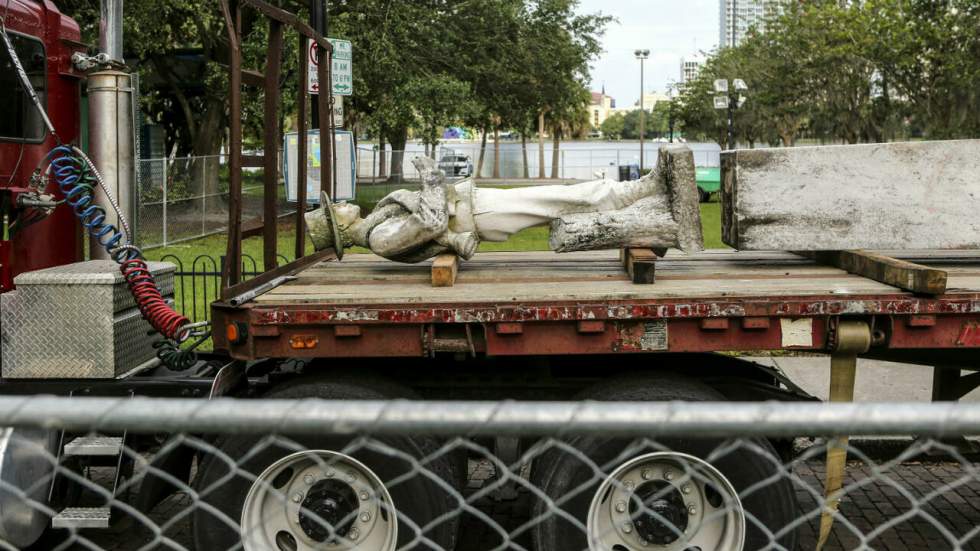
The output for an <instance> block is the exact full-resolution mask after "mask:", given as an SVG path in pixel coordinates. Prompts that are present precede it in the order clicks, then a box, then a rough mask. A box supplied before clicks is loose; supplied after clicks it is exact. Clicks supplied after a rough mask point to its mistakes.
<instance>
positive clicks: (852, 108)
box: [678, 0, 980, 145]
mask: <svg viewBox="0 0 980 551" xmlns="http://www.w3.org/2000/svg"><path fill="white" fill-rule="evenodd" d="M978 29H980V4H978V3H977V2H975V1H972V0H944V1H939V2H924V1H922V0H858V1H853V2H839V1H830V0H821V1H817V2H790V3H787V4H786V5H785V6H784V8H783V9H782V10H781V11H780V12H779V13H777V14H775V15H774V16H773V17H772V18H771V19H770V20H769V21H767V22H766V30H765V32H757V33H752V34H750V36H749V37H747V38H746V40H744V41H743V42H742V43H741V44H739V45H738V46H737V47H735V48H723V49H721V50H720V51H717V52H715V53H713V54H712V55H711V56H710V57H709V59H708V62H707V63H706V65H705V67H704V69H703V70H702V71H701V73H700V75H699V76H698V78H697V79H695V80H694V81H692V82H689V83H687V84H686V85H685V88H684V91H683V95H682V97H681V99H680V102H679V104H678V120H679V121H680V122H681V123H682V124H683V126H684V129H685V133H686V134H687V135H688V136H689V137H697V138H701V139H711V140H717V141H718V142H719V143H722V144H724V142H725V126H726V121H725V113H724V111H716V110H715V109H714V108H713V106H712V96H714V95H715V92H714V91H713V89H712V82H713V81H714V80H715V79H719V78H725V79H734V78H741V79H743V80H745V82H746V83H747V85H748V87H749V90H748V92H747V94H746V97H747V101H746V103H745V104H744V106H743V107H742V108H741V109H739V111H738V113H737V116H736V133H737V135H738V136H739V139H740V141H747V142H749V143H755V142H762V143H769V144H777V143H781V144H784V145H793V144H794V143H795V142H796V141H797V140H798V139H800V138H810V139H817V140H829V141H839V142H846V143H857V142H878V141H887V140H895V139H908V138H919V137H922V138H929V139H940V138H954V137H976V136H980V90H978V88H977V84H978V83H980V32H978Z"/></svg>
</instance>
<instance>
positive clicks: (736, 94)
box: [714, 78, 749, 149]
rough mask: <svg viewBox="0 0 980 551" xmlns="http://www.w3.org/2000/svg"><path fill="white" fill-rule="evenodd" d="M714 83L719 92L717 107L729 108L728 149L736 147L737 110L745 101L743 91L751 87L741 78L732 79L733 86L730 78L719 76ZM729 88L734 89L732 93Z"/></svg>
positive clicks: (716, 100) (716, 97)
mask: <svg viewBox="0 0 980 551" xmlns="http://www.w3.org/2000/svg"><path fill="white" fill-rule="evenodd" d="M714 85H715V92H717V93H718V94H719V95H717V96H715V97H714V104H715V109H727V110H728V149H735V110H736V109H738V108H739V107H741V106H742V105H743V104H744V103H745V96H743V95H742V92H745V91H747V90H748V89H749V87H748V86H747V85H746V84H745V81H744V80H742V79H740V78H736V79H734V80H732V82H731V86H729V82H728V79H724V78H719V79H717V80H715V82H714ZM729 88H731V90H732V91H731V93H729Z"/></svg>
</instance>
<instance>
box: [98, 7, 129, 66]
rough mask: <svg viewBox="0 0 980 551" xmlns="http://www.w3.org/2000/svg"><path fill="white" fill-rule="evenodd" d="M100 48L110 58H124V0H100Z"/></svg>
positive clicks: (120, 59)
mask: <svg viewBox="0 0 980 551" xmlns="http://www.w3.org/2000/svg"><path fill="white" fill-rule="evenodd" d="M99 50H100V51H102V52H104V53H105V54H107V55H108V56H109V58H110V59H113V60H115V61H122V60H123V0H102V1H101V2H99Z"/></svg>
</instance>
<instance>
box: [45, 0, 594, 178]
mask: <svg viewBox="0 0 980 551" xmlns="http://www.w3.org/2000/svg"><path fill="white" fill-rule="evenodd" d="M273 3H275V4H279V5H281V6H282V7H284V8H286V9H289V10H291V11H296V9H297V7H298V6H305V5H306V2H305V1H295V0H293V1H286V0H278V1H276V0H274V1H273ZM577 3H578V0H495V1H493V2H483V1H477V2H474V1H472V0H412V1H411V2H404V1H394V0H338V1H332V2H330V3H329V4H328V9H329V13H328V20H329V27H330V28H329V31H328V34H329V35H330V36H331V37H335V38H344V39H347V40H350V41H351V42H352V44H353V51H354V62H353V76H354V95H353V96H352V97H351V98H348V101H347V103H346V104H345V117H346V118H347V121H346V122H347V126H357V127H358V128H359V129H361V130H362V131H366V132H368V133H369V134H370V135H372V136H374V137H377V138H380V139H381V140H382V141H384V142H387V143H389V144H391V145H392V147H393V149H396V150H397V149H403V148H404V146H405V143H406V140H407V139H408V138H409V136H410V135H415V136H417V137H421V138H422V139H423V141H425V142H426V143H428V144H430V145H433V146H434V145H435V144H436V143H437V142H438V140H439V138H440V137H441V132H442V129H443V128H444V127H445V126H448V125H454V124H463V125H467V126H473V127H477V128H480V129H483V130H489V131H492V130H500V129H514V130H517V131H518V132H520V133H521V134H523V135H527V134H530V133H531V132H532V131H533V129H534V125H535V122H536V121H537V119H538V115H539V114H541V113H545V114H546V115H547V117H548V125H549V127H550V129H551V130H552V131H553V132H558V133H562V132H564V133H566V134H567V133H570V132H574V131H576V130H577V127H578V126H579V125H580V124H579V121H578V119H579V118H582V117H581V114H582V113H584V112H585V110H586V107H587V105H588V94H587V89H586V83H587V82H588V80H589V63H590V62H591V61H592V60H593V59H594V58H595V57H596V56H597V55H598V54H599V52H600V42H599V40H600V37H601V34H602V32H603V29H604V27H605V25H606V24H607V23H608V21H609V18H608V17H605V16H602V15H580V14H578V13H577V12H576V8H577ZM61 6H62V11H64V12H65V13H67V14H70V15H71V16H73V17H75V18H76V19H78V21H79V22H80V24H81V25H82V27H83V33H84V36H85V39H86V40H87V41H88V42H89V43H90V44H95V43H96V42H97V27H98V5H97V2H92V1H91V0H65V1H64V2H62V4H61ZM298 13H299V16H300V17H301V18H303V19H305V18H306V17H307V14H306V13H305V9H302V8H300V10H299V12H298ZM243 14H244V16H245V19H244V22H243V30H244V34H245V35H246V40H245V41H244V43H243V53H244V58H245V62H244V66H245V67H246V68H250V69H257V70H261V69H262V66H263V64H264V61H265V37H266V33H267V25H265V20H264V18H262V17H261V16H259V15H258V14H257V13H256V12H255V10H252V9H249V8H243ZM124 27H125V50H126V55H127V59H129V60H130V62H131V64H132V65H135V67H136V68H137V69H138V70H139V71H140V73H141V75H142V77H143V78H142V81H143V83H144V86H143V92H144V94H143V109H144V112H146V113H147V115H148V116H149V117H150V118H151V119H152V120H154V121H157V122H159V123H161V124H163V125H165V127H166V129H167V135H168V142H169V145H176V148H177V149H178V151H179V152H180V153H181V154H197V155H204V154H213V153H217V152H218V150H219V148H220V147H221V143H222V138H223V136H224V134H225V131H224V130H225V128H226V127H227V121H228V117H229V116H241V117H242V119H243V128H244V130H245V138H246V143H248V142H249V141H250V140H251V141H252V142H253V143H254V142H257V141H258V138H259V136H261V131H262V129H261V121H262V117H261V114H262V99H261V91H260V90H254V89H248V88H247V87H246V89H247V90H249V93H247V94H245V96H244V97H243V100H244V105H243V111H242V113H240V114H238V113H236V114H229V113H227V79H226V75H225V72H226V66H227V60H228V44H227V34H226V32H225V29H224V21H223V19H222V17H221V14H220V11H219V7H218V2H216V1H214V0H141V1H140V2H128V3H127V4H126V11H125V25H124ZM285 38H286V40H285V50H284V59H283V85H284V91H285V93H284V94H282V107H283V109H284V112H285V119H284V121H285V122H286V124H288V121H289V120H291V116H292V115H293V113H294V112H295V104H294V102H295V95H294V94H293V93H292V91H293V90H294V89H295V83H296V79H297V77H298V75H297V74H296V69H297V66H298V63H297V57H298V54H299V52H298V51H297V48H298V47H299V44H298V37H297V36H296V34H295V33H292V32H289V31H287V33H286V35H285ZM287 82H288V84H289V86H288V87H287V86H286V84H287ZM393 161H394V159H393ZM392 165H393V167H395V166H396V165H400V163H396V162H393V163H392Z"/></svg>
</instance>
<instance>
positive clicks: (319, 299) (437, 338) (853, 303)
mask: <svg viewBox="0 0 980 551" xmlns="http://www.w3.org/2000/svg"><path fill="white" fill-rule="evenodd" d="M886 254H889V255H890V256H892V257H895V258H900V259H904V260H910V261H912V262H917V263H921V264H926V265H928V266H930V267H933V268H941V269H944V270H946V271H948V273H949V279H948V287H947V292H946V293H945V294H943V295H940V296H918V295H913V294H911V293H908V292H905V291H902V290H900V289H898V288H895V287H892V286H889V285H885V284H882V283H879V282H876V281H873V280H870V279H867V278H864V277H861V276H858V275H853V274H849V273H847V272H845V271H843V270H840V269H837V268H834V267H830V266H825V265H821V264H818V263H816V262H814V261H812V260H809V259H807V258H804V257H801V256H798V255H795V254H792V253H788V252H735V251H729V250H712V251H705V252H703V253H699V254H694V255H685V254H683V253H681V252H679V251H670V252H669V253H668V255H667V256H666V258H663V259H661V260H658V261H657V263H656V266H657V267H656V283H655V284H652V285H639V284H634V283H632V282H631V281H630V280H629V278H628V277H627V275H626V272H625V271H624V269H623V266H622V263H621V262H620V260H619V253H618V251H595V252H581V253H566V254H556V253H551V252H511V253H480V254H478V255H476V257H475V258H474V259H472V260H470V261H467V262H465V263H463V264H462V266H461V268H460V272H459V275H458V278H457V280H456V284H455V286H453V287H432V286H431V284H430V263H421V264H416V265H405V264H398V263H394V262H390V261H387V260H384V259H380V258H378V257H376V256H373V255H357V254H352V255H348V256H346V257H345V258H344V260H343V261H342V262H336V261H331V262H321V263H319V264H316V265H314V266H312V267H310V268H307V269H305V270H303V271H301V272H299V273H297V274H296V276H297V277H296V279H295V280H293V281H289V282H287V283H285V284H283V285H280V286H278V287H276V288H275V289H273V290H271V291H269V292H267V293H265V294H263V295H261V296H259V297H257V298H256V299H255V300H253V301H251V302H249V303H246V304H244V305H242V306H239V307H231V306H229V305H227V304H221V303H218V304H216V305H215V307H214V313H215V321H216V322H217V323H219V324H227V323H231V322H238V323H240V324H242V327H243V328H245V329H246V330H247V333H248V339H247V341H245V342H241V343H239V344H238V345H233V344H231V343H225V342H222V341H223V339H221V338H220V337H219V338H218V339H217V340H216V344H218V345H219V346H222V345H223V346H225V347H227V349H228V351H229V352H230V353H232V354H233V355H235V356H236V357H241V358H255V357H268V356H273V357H276V356H279V357H289V356H297V355H299V356H319V357H330V356H400V355H407V356H416V355H425V354H432V353H435V352H439V351H447V350H448V349H450V348H452V349H453V350H455V351H460V350H468V351H470V352H472V353H487V354H495V355H507V354H530V355H538V354H554V353H568V354H572V353H583V354H594V353H618V352H653V351H685V352H688V351H720V350H775V349H811V350H821V349H825V348H826V346H827V344H828V340H827V339H828V335H830V334H832V332H833V329H834V321H835V320H836V319H840V318H841V317H855V316H859V317H865V318H870V319H871V321H872V322H873V323H874V325H875V327H876V329H877V330H878V331H880V332H881V334H880V335H879V338H878V342H877V346H879V347H885V348H893V349H906V348H916V349H923V348H934V349H943V348H964V347H965V348H974V347H980V328H978V327H980V252H978V251H903V252H901V253H895V252H892V253H888V252H886ZM454 326H455V327H456V329H459V328H460V327H464V326H465V333H464V334H463V336H460V334H461V333H460V331H456V330H454V329H453V328H454ZM461 339H465V343H463V342H462V341H461ZM464 344H465V346H464ZM307 345H308V346H307ZM440 346H442V347H443V348H440ZM453 347H455V348H453Z"/></svg>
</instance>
